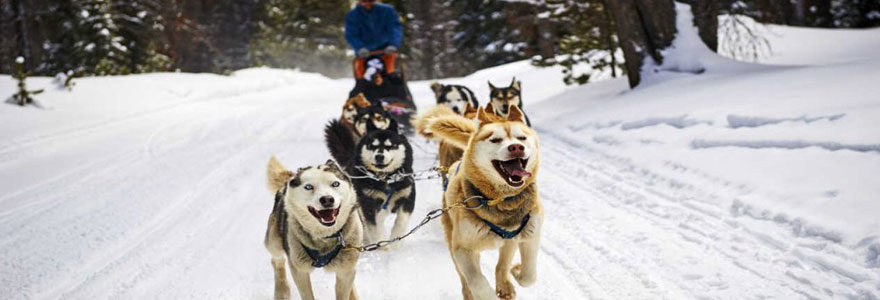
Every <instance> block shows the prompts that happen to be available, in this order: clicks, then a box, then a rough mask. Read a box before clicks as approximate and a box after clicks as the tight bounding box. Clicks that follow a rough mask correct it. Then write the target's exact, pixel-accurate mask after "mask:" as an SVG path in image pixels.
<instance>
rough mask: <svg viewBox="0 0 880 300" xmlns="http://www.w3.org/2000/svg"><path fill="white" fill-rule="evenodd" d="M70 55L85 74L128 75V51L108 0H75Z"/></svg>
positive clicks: (129, 70)
mask: <svg viewBox="0 0 880 300" xmlns="http://www.w3.org/2000/svg"><path fill="white" fill-rule="evenodd" d="M74 5H75V6H76V8H77V9H78V10H79V11H78V12H77V15H76V17H77V18H76V24H75V28H76V31H77V34H78V40H77V41H76V42H75V43H74V45H73V46H74V56H75V58H76V60H77V61H78V62H79V63H80V66H82V67H83V69H84V72H85V73H86V74H91V75H113V74H128V73H130V72H131V68H130V67H129V64H128V62H129V61H130V51H129V48H128V47H127V46H125V41H124V39H123V37H121V36H120V35H119V27H117V25H116V22H115V21H114V20H113V16H112V10H111V7H112V6H111V5H110V1H109V0H79V1H75V2H74Z"/></svg>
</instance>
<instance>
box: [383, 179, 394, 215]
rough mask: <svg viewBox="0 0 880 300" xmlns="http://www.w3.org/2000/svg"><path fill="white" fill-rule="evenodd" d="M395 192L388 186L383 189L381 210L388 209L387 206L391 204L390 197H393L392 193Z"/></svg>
mask: <svg viewBox="0 0 880 300" xmlns="http://www.w3.org/2000/svg"><path fill="white" fill-rule="evenodd" d="M396 191H397V190H395V189H393V188H391V185H390V184H388V187H387V188H385V203H382V210H386V209H388V205H389V204H391V195H394V192H396Z"/></svg>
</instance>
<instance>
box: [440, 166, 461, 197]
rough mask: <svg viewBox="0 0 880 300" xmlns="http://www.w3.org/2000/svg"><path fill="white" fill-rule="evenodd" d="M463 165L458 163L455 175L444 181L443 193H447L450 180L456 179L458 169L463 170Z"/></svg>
mask: <svg viewBox="0 0 880 300" xmlns="http://www.w3.org/2000/svg"><path fill="white" fill-rule="evenodd" d="M461 164H462V163H458V165H457V166H455V173H453V174H452V176H450V177H447V178H446V180H445V181H443V191H444V192H445V191H446V188H447V187H449V179H450V178H452V177H455V175H458V169H461Z"/></svg>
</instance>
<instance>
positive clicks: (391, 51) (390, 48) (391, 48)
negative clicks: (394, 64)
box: [385, 45, 397, 55]
mask: <svg viewBox="0 0 880 300" xmlns="http://www.w3.org/2000/svg"><path fill="white" fill-rule="evenodd" d="M394 53H397V47H394V45H389V46H388V47H385V54H388V55H391V54H394Z"/></svg>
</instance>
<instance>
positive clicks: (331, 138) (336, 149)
mask: <svg viewBox="0 0 880 300" xmlns="http://www.w3.org/2000/svg"><path fill="white" fill-rule="evenodd" d="M357 98H361V99H363V101H366V103H370V102H369V101H367V100H366V98H364V97H363V96H361V94H358V95H357V96H355V97H353V98H352V99H355V101H360V99H357ZM349 100H351V99H349ZM356 103H358V102H356ZM360 103H363V102H360ZM356 111H357V114H356V115H354V117H352V118H351V120H352V121H351V122H349V121H347V118H346V110H345V109H343V115H342V116H341V117H340V118H339V119H333V120H330V122H329V123H327V125H326V126H325V127H324V141H325V143H326V144H327V148H328V149H329V150H330V154H331V156H333V157H334V158H336V159H337V161H336V162H337V163H339V165H341V166H348V165H350V164H351V163H352V161H341V160H339V158H345V159H350V158H352V157H353V156H351V155H349V154H348V153H349V152H351V151H354V150H353V149H354V147H355V146H356V145H357V142H358V140H360V139H361V137H362V136H363V135H364V134H366V131H367V124H368V123H371V124H370V126H372V127H374V128H381V129H386V128H388V127H389V126H390V125H391V122H392V121H393V119H391V117H390V116H389V115H388V113H387V112H386V111H385V109H383V108H382V106H381V105H378V104H370V105H368V106H366V107H360V106H359V105H356Z"/></svg>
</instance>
